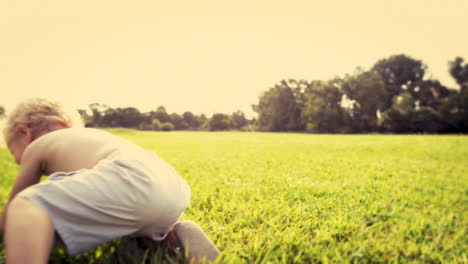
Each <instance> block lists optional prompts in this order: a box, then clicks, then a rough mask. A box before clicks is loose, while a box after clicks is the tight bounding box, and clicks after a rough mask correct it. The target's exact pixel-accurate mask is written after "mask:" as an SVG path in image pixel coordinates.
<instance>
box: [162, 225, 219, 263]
mask: <svg viewBox="0 0 468 264" xmlns="http://www.w3.org/2000/svg"><path fill="white" fill-rule="evenodd" d="M167 239H168V240H171V243H173V244H178V245H181V246H182V250H184V251H185V250H186V249H187V247H188V254H189V259H190V260H189V262H190V263H199V262H200V261H201V260H202V259H205V261H208V262H213V261H215V260H216V259H217V258H218V256H219V255H220V252H219V249H218V248H216V246H215V244H214V243H213V241H211V239H210V238H209V237H208V236H207V235H206V233H205V232H204V231H203V230H202V228H201V227H200V226H199V225H198V224H197V223H195V222H193V221H182V222H179V223H177V224H176V225H175V226H174V230H173V231H172V232H171V233H169V235H168V237H167Z"/></svg>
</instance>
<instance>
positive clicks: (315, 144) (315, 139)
mask: <svg viewBox="0 0 468 264" xmlns="http://www.w3.org/2000/svg"><path fill="white" fill-rule="evenodd" d="M110 131H111V132H113V133H115V134H117V135H119V136H122V137H124V138H127V139H129V140H130V141H133V142H135V143H136V144H139V145H141V146H143V147H144V148H146V149H149V150H155V151H157V153H158V154H159V155H160V156H161V157H163V158H164V159H165V160H166V161H167V162H169V163H170V164H172V165H173V166H174V167H175V168H176V169H177V170H178V171H179V173H180V174H181V175H182V176H183V177H184V178H185V179H186V180H187V182H188V183H189V184H190V185H191V187H192V202H191V206H190V208H189V209H188V210H187V211H186V214H185V216H184V219H189V220H194V221H196V222H197V223H199V224H200V225H201V226H202V227H203V228H204V230H205V231H206V232H207V234H208V235H209V236H210V237H211V238H212V240H213V241H214V243H215V244H216V245H217V246H218V247H219V248H220V250H221V251H222V258H223V261H224V262H225V263H411V262H415V263H467V262H468V260H467V253H466V252H468V236H467V227H468V208H467V205H468V137H467V136H428V135H415V136H396V135H309V134H283V133H240V132H239V133H238V132H219V133H211V132H171V133H163V132H159V133H158V132H137V131H132V130H122V129H118V130H110ZM0 162H1V163H2V166H0V177H1V184H0V193H1V195H2V201H5V200H6V197H7V194H8V191H9V189H10V187H11V183H12V181H13V178H14V177H15V174H16V172H17V167H16V165H14V162H13V159H12V157H11V156H10V155H9V154H8V151H7V150H5V149H0ZM134 244H135V241H133V240H128V239H127V240H126V239H124V240H122V241H120V244H118V243H115V244H112V245H110V246H108V247H110V248H111V250H114V251H115V252H114V253H113V254H111V255H112V256H113V257H114V259H116V258H118V257H121V258H129V259H131V260H132V261H134V263H141V262H142V259H143V257H144V252H142V251H141V250H140V251H138V250H136V249H135V248H136V247H135V246H134ZM103 250H104V251H105V249H100V252H101V251H103ZM132 250H133V251H132ZM57 252H58V253H57ZM129 252H130V253H129ZM54 254H55V255H59V256H62V255H63V253H60V250H58V249H56V252H55V253H54ZM61 254H62V255H61ZM97 254H101V253H97ZM118 254H120V255H119V256H116V255H118ZM104 255H106V254H104ZM91 256H92V257H91ZM95 256H96V252H90V253H89V254H88V256H82V257H81V260H82V261H83V262H86V261H88V262H89V259H92V262H95V263H105V260H104V259H105V258H103V257H101V258H99V257H95ZM180 256H181V253H180V252H176V251H171V250H169V249H167V248H164V247H161V248H158V249H157V250H156V253H155V254H154V255H153V256H148V255H147V256H146V257H147V259H149V258H153V260H155V261H162V262H169V263H171V262H183V261H182V260H181V259H182V258H181V257H180ZM54 258H55V259H60V257H54ZM54 258H52V259H54ZM61 258H62V262H63V256H62V257H61ZM75 261H76V260H75ZM106 261H108V260H106ZM0 262H1V261H0ZM114 262H115V260H114ZM125 263H130V260H127V262H125ZM155 263H156V262H155Z"/></svg>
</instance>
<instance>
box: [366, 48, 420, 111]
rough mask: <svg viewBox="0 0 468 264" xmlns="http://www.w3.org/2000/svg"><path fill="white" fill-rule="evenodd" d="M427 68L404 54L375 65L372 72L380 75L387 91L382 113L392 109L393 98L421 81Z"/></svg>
mask: <svg viewBox="0 0 468 264" xmlns="http://www.w3.org/2000/svg"><path fill="white" fill-rule="evenodd" d="M426 68H427V67H426V65H424V64H423V63H422V62H421V61H419V60H415V59H413V58H411V57H409V56H406V55H404V54H400V55H394V56H391V57H389V58H387V59H382V60H379V61H378V62H377V63H376V64H374V66H373V67H372V69H371V71H374V72H376V73H377V74H378V75H380V77H381V78H382V80H383V82H384V84H385V90H386V98H385V100H384V104H383V105H382V106H381V107H380V109H381V111H385V110H387V109H388V108H390V107H391V105H392V100H393V97H395V96H397V95H398V94H400V93H401V92H403V90H404V89H409V88H410V87H411V86H413V85H414V84H415V83H417V82H419V81H421V80H422V79H423V77H424V74H425V73H426Z"/></svg>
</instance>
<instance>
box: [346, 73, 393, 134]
mask: <svg viewBox="0 0 468 264" xmlns="http://www.w3.org/2000/svg"><path fill="white" fill-rule="evenodd" d="M341 88H342V89H343V91H344V92H345V94H346V96H347V98H349V99H351V100H353V104H352V107H351V108H350V110H351V116H352V120H353V122H352V126H353V130H354V132H361V133H362V132H373V131H376V130H377V128H378V125H377V111H379V110H381V109H382V106H383V105H384V103H385V99H386V94H387V92H386V90H385V84H384V82H383V81H382V79H381V78H380V76H379V75H378V74H377V73H375V72H370V71H367V72H361V73H358V74H357V75H352V76H347V77H346V78H345V79H344V80H343V82H342V84H341Z"/></svg>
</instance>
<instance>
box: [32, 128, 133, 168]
mask: <svg viewBox="0 0 468 264" xmlns="http://www.w3.org/2000/svg"><path fill="white" fill-rule="evenodd" d="M129 145H132V144H131V143H129V142H128V141H126V140H124V139H121V138H119V137H117V136H114V135H112V134H111V133H108V132H106V131H101V130H97V129H91V128H66V129H60V130H56V131H53V132H50V133H47V134H45V135H43V136H41V137H39V138H38V139H37V140H36V141H35V142H33V143H32V144H31V146H30V147H31V148H32V150H31V151H33V152H35V153H38V152H39V151H37V150H41V151H40V153H41V154H40V155H41V158H40V159H41V160H42V161H43V163H44V164H46V166H45V167H46V168H45V171H46V173H48V174H49V173H53V172H55V171H74V170H78V169H83V168H91V167H92V166H94V165H95V164H96V163H97V162H99V161H100V160H101V159H103V158H104V157H106V156H107V155H108V154H109V153H111V152H113V151H115V150H117V149H120V148H122V147H123V146H129Z"/></svg>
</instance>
